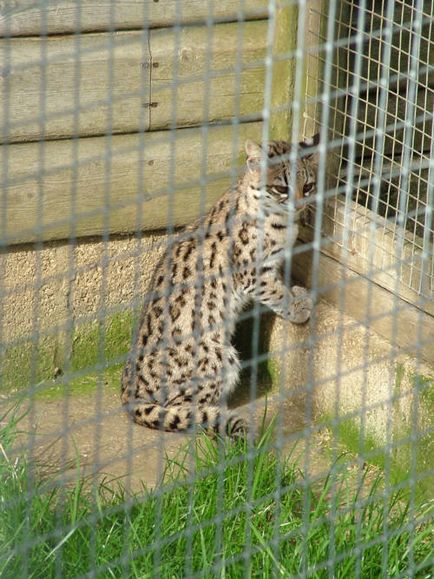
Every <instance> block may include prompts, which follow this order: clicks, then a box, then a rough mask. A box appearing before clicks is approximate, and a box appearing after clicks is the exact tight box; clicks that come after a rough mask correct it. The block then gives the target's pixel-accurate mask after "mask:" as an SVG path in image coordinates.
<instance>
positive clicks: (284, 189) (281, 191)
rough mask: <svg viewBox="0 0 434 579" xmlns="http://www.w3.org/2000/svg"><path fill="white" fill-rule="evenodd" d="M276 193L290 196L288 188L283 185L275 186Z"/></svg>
mask: <svg viewBox="0 0 434 579" xmlns="http://www.w3.org/2000/svg"><path fill="white" fill-rule="evenodd" d="M273 191H274V193H278V194H279V195H287V194H288V187H285V186H282V185H274V187H273Z"/></svg>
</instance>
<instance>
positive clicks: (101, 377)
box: [35, 363, 123, 400]
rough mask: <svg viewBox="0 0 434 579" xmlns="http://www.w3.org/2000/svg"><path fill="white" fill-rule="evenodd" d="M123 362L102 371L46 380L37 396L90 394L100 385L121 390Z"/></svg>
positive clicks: (48, 397)
mask: <svg viewBox="0 0 434 579" xmlns="http://www.w3.org/2000/svg"><path fill="white" fill-rule="evenodd" d="M122 367H123V364H122V363H121V364H116V365H114V366H110V367H109V368H105V369H104V370H102V371H98V370H97V371H95V372H91V373H86V374H82V373H80V375H79V376H75V377H73V378H68V376H62V377H61V378H59V379H57V380H56V381H55V382H53V381H46V382H45V383H43V384H41V387H40V388H38V391H37V392H36V396H35V397H36V398H37V399H39V400H41V399H43V400H47V399H48V400H54V399H57V398H63V397H64V396H65V395H66V394H68V396H74V397H76V396H90V395H92V394H94V393H95V392H96V390H97V389H98V388H100V387H104V388H105V389H107V388H109V389H112V390H113V391H116V392H119V391H120V376H121V372H122Z"/></svg>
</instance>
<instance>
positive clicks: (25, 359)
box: [0, 336, 57, 393]
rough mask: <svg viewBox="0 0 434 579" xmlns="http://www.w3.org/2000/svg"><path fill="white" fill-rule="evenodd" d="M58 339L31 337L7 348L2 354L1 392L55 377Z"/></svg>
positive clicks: (24, 387)
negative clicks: (55, 356)
mask: <svg viewBox="0 0 434 579" xmlns="http://www.w3.org/2000/svg"><path fill="white" fill-rule="evenodd" d="M56 343H57V339H56V338H55V337H52V336H49V337H44V338H39V339H38V338H36V339H35V340H33V339H29V340H26V341H23V342H22V343H20V344H17V345H14V346H11V347H9V348H6V349H5V350H4V351H3V352H2V353H1V356H0V368H1V370H0V392H1V393H7V392H12V391H16V390H23V389H26V388H28V387H29V386H31V385H35V384H38V383H39V382H42V381H44V380H48V379H50V378H53V376H54V374H55V370H56V366H55V358H54V352H55V349H56Z"/></svg>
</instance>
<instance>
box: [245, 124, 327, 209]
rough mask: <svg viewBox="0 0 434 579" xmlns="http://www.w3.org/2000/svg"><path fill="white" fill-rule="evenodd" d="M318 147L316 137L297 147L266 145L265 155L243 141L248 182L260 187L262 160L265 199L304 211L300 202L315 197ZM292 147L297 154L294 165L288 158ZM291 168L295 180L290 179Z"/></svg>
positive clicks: (262, 149) (282, 144) (274, 142)
mask: <svg viewBox="0 0 434 579" xmlns="http://www.w3.org/2000/svg"><path fill="white" fill-rule="evenodd" d="M318 143H319V134H317V135H314V136H313V137H312V138H311V139H306V140H304V141H301V142H299V143H297V144H296V145H291V144H290V143H287V142H286V141H269V142H268V143H267V150H266V151H265V150H264V148H263V147H261V145H258V144H257V143H255V142H253V141H246V145H245V149H246V153H247V161H246V164H247V172H248V174H249V177H250V179H249V180H250V181H251V182H252V184H256V185H257V186H260V185H261V181H262V179H264V176H263V174H262V171H263V164H264V160H265V165H266V171H265V195H266V196H267V197H268V199H269V200H271V201H273V202H275V203H277V204H279V205H283V204H286V203H287V202H288V200H289V199H291V200H292V201H293V202H294V204H295V206H296V207H298V208H300V207H303V206H304V205H305V204H306V202H305V201H303V200H305V199H306V198H308V197H313V196H314V195H315V193H316V180H317V170H318V159H319V155H318V148H317V146H318ZM294 146H295V147H296V152H297V160H296V162H295V163H294V161H293V160H292V159H291V158H290V156H291V152H292V151H293V147H294ZM294 167H295V168H296V176H295V179H294V178H293V177H292V176H291V171H292V170H293V169H294ZM293 189H294V190H293Z"/></svg>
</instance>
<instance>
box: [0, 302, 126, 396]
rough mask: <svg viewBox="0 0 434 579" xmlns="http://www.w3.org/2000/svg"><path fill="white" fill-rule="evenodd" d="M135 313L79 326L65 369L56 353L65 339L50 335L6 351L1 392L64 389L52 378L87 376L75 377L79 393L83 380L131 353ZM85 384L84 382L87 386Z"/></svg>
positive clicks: (2, 358)
mask: <svg viewBox="0 0 434 579" xmlns="http://www.w3.org/2000/svg"><path fill="white" fill-rule="evenodd" d="M134 319H135V314H134V313H132V312H130V311H127V312H121V313H118V314H115V315H113V316H112V317H110V318H107V319H105V320H104V321H101V322H93V323H91V324H86V325H84V324H83V325H77V326H76V328H75V329H74V332H73V338H72V348H71V352H70V357H69V359H67V360H63V362H64V366H63V367H62V366H59V362H58V360H57V356H56V352H57V350H58V348H59V341H60V340H61V339H62V337H61V336H60V335H59V336H49V337H44V338H40V339H39V340H38V341H37V342H36V343H35V342H34V341H33V340H28V341H26V342H23V343H20V344H19V345H16V346H13V347H10V348H6V349H5V350H4V352H3V354H2V357H1V381H0V392H2V393H7V392H13V391H20V390H23V391H26V390H27V389H28V388H30V387H32V386H37V388H36V390H37V391H38V396H39V395H40V394H39V392H42V391H44V390H45V387H47V388H48V390H50V391H51V390H52V388H54V389H59V388H60V389H61V386H60V385H59V383H58V382H56V384H57V386H52V384H53V379H54V378H55V377H56V376H57V375H58V374H60V373H62V372H64V373H65V374H66V377H65V380H67V375H68V374H71V373H72V374H73V375H76V374H77V372H78V373H81V374H83V373H84V372H85V373H86V376H85V377H83V379H81V378H73V380H72V382H73V383H74V384H75V385H76V389H77V392H81V389H80V388H79V386H78V385H79V383H80V380H83V381H84V382H86V381H88V378H89V372H93V371H95V370H97V369H101V368H102V369H104V371H105V368H106V367H107V366H109V365H112V364H113V363H116V361H119V359H120V358H122V356H123V355H125V353H126V352H127V351H128V348H129V346H130V341H131V333H132V328H133V323H134ZM84 382H83V383H84Z"/></svg>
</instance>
